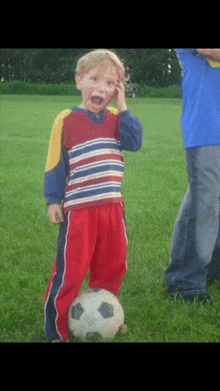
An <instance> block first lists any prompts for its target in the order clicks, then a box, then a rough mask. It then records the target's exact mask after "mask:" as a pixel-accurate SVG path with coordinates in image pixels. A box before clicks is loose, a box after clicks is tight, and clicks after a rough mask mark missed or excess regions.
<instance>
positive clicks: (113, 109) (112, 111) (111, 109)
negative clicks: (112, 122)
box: [107, 107, 119, 115]
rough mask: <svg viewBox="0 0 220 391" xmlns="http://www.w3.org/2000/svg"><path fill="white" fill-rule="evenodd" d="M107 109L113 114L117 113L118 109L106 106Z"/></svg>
mask: <svg viewBox="0 0 220 391" xmlns="http://www.w3.org/2000/svg"><path fill="white" fill-rule="evenodd" d="M107 110H109V111H110V112H111V113H112V114H114V115H118V114H119V110H118V109H115V107H107Z"/></svg>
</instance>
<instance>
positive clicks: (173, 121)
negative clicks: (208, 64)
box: [0, 95, 220, 342]
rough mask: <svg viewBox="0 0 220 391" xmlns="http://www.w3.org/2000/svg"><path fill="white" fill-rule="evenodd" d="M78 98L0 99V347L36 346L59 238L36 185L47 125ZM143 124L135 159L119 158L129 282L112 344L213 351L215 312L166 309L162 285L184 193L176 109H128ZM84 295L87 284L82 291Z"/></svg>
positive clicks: (162, 105) (168, 302)
mask: <svg viewBox="0 0 220 391" xmlns="http://www.w3.org/2000/svg"><path fill="white" fill-rule="evenodd" d="M78 104H80V97H74V96H73V97H70V96H62V97H60V96H25V95H23V96H19V95H4V96H2V102H1V114H2V120H1V126H2V131H1V145H2V152H1V153H2V157H1V183H2V199H1V201H2V202H1V205H2V206H1V211H2V214H1V259H0V303H1V305H0V341H1V342H44V341H45V336H44V327H43V305H44V292H45V289H46V286H47V282H48V278H49V276H50V272H51V267H52V263H53V260H54V255H55V252H56V237H57V234H58V228H57V227H54V226H52V225H51V223H50V222H49V220H48V218H47V208H46V206H45V201H44V197H43V177H44V168H45V163H46V157H47V150H48V142H49V138H50V132H51V128H52V124H53V121H54V119H55V117H56V115H57V114H59V113H60V112H61V111H62V110H64V109H66V108H70V107H71V106H73V105H78ZM128 106H129V107H130V108H131V110H132V112H133V114H134V115H136V116H138V117H139V118H140V120H141V121H142V122H143V127H144V140H143V148H142V149H141V151H140V152H137V153H131V152H130V153H129V152H125V176H124V182H123V194H124V198H125V204H126V207H125V208H126V217H127V226H128V238H129V248H128V256H127V260H128V272H127V275H126V277H125V280H124V283H123V285H122V288H121V291H120V296H119V299H120V301H121V303H122V305H123V308H124V311H125V317H126V323H127V325H128V332H127V334H125V335H117V336H116V338H115V340H114V342H217V341H218V342H220V312H219V307H220V290H219V289H218V287H217V286H215V285H214V286H212V287H210V288H208V292H209V293H210V294H211V295H212V297H213V299H214V301H215V304H214V306H213V307H210V306H209V305H206V306H202V305H201V304H198V303H193V304H192V305H189V304H186V303H184V302H183V301H182V300H173V299H170V298H169V296H168V294H167V292H166V289H165V285H164V271H165V269H166V267H167V265H168V261H169V251H170V242H171V236H172V230H173V224H174V220H175V217H176V214H177V211H178V208H179V206H180V203H181V201H182V198H183V196H184V193H185V191H186V188H187V177H186V170H185V163H184V150H183V143H182V137H181V131H180V114H181V101H180V99H147V98H138V99H134V100H132V99H128ZM85 287H86V282H85V283H84V284H83V288H85Z"/></svg>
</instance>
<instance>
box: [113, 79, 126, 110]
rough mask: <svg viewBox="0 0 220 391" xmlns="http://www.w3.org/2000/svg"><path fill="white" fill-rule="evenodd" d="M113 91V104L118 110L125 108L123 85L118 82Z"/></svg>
mask: <svg viewBox="0 0 220 391" xmlns="http://www.w3.org/2000/svg"><path fill="white" fill-rule="evenodd" d="M115 89H116V92H115V105H116V107H117V109H118V110H119V111H124V110H127V106H126V101H125V86H124V84H123V83H122V82H119V83H118V84H117V86H116V88H115Z"/></svg>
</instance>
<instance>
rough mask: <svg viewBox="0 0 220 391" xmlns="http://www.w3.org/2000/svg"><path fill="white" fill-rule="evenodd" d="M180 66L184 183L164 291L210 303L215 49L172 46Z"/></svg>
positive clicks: (215, 241)
mask: <svg viewBox="0 0 220 391" xmlns="http://www.w3.org/2000/svg"><path fill="white" fill-rule="evenodd" d="M175 51H176V53H177V56H178V59H179V62H180V65H181V68H182V80H181V92H182V132H183V139H184V144H185V150H186V166H187V175H188V182H189V187H188V189H187V192H186V195H185V197H184V199H183V202H182V205H181V207H180V210H179V213H178V215H177V219H176V222H175V226H174V231H173V238H172V244H171V255H170V265H169V267H168V269H167V270H166V272H165V278H166V284H167V289H168V292H169V293H170V294H171V295H172V296H173V295H177V297H179V296H182V297H183V298H184V299H185V300H186V301H190V302H193V301H194V299H195V298H196V297H198V300H199V302H202V303H203V304H205V303H206V302H209V303H210V304H213V300H212V298H211V296H210V295H209V294H208V293H207V292H206V285H207V277H208V278H210V279H211V280H212V281H214V280H215V279H219V278H220V49H175Z"/></svg>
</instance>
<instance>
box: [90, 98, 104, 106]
mask: <svg viewBox="0 0 220 391" xmlns="http://www.w3.org/2000/svg"><path fill="white" fill-rule="evenodd" d="M91 102H92V104H93V105H97V106H101V105H102V103H103V102H104V99H103V98H101V97H100V96H93V97H92V98H91Z"/></svg>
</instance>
